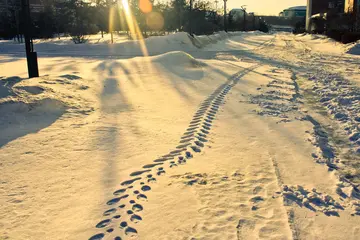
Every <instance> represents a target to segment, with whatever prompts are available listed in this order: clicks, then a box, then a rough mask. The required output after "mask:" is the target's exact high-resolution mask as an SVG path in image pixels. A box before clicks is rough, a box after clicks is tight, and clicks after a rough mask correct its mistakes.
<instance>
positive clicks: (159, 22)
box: [146, 12, 164, 31]
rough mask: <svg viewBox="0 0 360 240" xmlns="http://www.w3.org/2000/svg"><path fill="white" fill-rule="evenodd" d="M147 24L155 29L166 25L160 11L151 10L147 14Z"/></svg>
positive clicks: (160, 28)
mask: <svg viewBox="0 0 360 240" xmlns="http://www.w3.org/2000/svg"><path fill="white" fill-rule="evenodd" d="M146 25H147V26H148V27H149V28H150V29H151V30H154V31H159V30H162V29H163V27H164V18H163V16H162V15H161V14H160V13H158V12H151V13H149V14H147V16H146Z"/></svg>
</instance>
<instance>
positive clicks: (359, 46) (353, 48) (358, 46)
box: [346, 41, 360, 55]
mask: <svg viewBox="0 0 360 240" xmlns="http://www.w3.org/2000/svg"><path fill="white" fill-rule="evenodd" d="M346 53H349V54H353V55H360V41H358V42H357V43H353V44H350V46H349V47H348V48H347V52H346Z"/></svg>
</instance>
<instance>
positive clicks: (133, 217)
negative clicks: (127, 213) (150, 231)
mask: <svg viewBox="0 0 360 240" xmlns="http://www.w3.org/2000/svg"><path fill="white" fill-rule="evenodd" d="M141 220H142V218H141V217H140V216H139V215H136V214H133V215H131V217H130V221H132V222H134V223H138V222H140V221H141Z"/></svg>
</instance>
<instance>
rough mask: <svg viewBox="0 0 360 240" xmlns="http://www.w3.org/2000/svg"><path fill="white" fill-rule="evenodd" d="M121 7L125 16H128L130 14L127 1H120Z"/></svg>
mask: <svg viewBox="0 0 360 240" xmlns="http://www.w3.org/2000/svg"><path fill="white" fill-rule="evenodd" d="M122 5H123V8H124V11H125V13H126V14H127V15H129V14H130V7H129V1H128V0H122Z"/></svg>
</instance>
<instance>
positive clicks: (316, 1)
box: [306, 0, 358, 31]
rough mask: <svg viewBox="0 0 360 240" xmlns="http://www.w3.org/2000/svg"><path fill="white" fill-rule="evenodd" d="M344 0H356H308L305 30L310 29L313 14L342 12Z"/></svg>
mask: <svg viewBox="0 0 360 240" xmlns="http://www.w3.org/2000/svg"><path fill="white" fill-rule="evenodd" d="M345 1H358V0H308V1H307V9H306V30H307V31H310V28H311V18H312V17H313V16H314V15H317V16H323V15H325V14H326V13H328V12H329V11H332V12H337V13H341V12H344V5H345Z"/></svg>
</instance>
